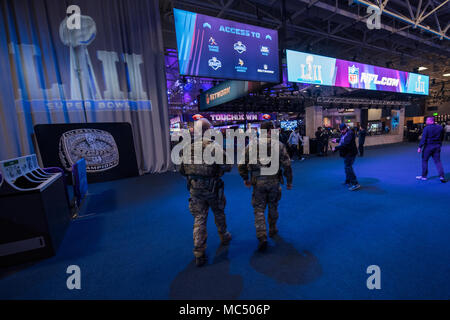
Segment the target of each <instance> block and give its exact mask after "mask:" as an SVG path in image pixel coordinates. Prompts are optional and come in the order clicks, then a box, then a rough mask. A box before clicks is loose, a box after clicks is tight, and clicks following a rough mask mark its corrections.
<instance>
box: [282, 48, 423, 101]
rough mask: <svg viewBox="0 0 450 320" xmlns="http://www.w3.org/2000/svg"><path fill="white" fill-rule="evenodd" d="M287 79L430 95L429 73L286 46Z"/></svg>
mask: <svg viewBox="0 0 450 320" xmlns="http://www.w3.org/2000/svg"><path fill="white" fill-rule="evenodd" d="M286 59H287V70H288V81H290V82H300V83H310V84H317V85H325V86H336V87H344V88H356V89H365V90H377V91H392V92H400V93H412V94H421V95H428V89H429V77H428V76H425V75H422V74H417V73H411V72H406V71H399V70H394V69H388V68H383V67H377V66H372V65H369V64H363V63H358V62H352V61H347V60H340V59H335V58H330V57H324V56H319V55H315V54H310V53H304V52H299V51H292V50H286Z"/></svg>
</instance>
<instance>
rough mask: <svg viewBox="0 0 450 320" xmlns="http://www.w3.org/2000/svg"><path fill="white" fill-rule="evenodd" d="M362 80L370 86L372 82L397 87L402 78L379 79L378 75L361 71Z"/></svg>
mask: <svg viewBox="0 0 450 320" xmlns="http://www.w3.org/2000/svg"><path fill="white" fill-rule="evenodd" d="M361 82H364V84H365V85H366V86H370V85H371V84H372V83H373V84H375V85H381V86H388V87H397V86H398V85H399V83H400V79H395V78H389V77H382V78H381V80H378V75H377V74H373V73H368V72H363V73H361Z"/></svg>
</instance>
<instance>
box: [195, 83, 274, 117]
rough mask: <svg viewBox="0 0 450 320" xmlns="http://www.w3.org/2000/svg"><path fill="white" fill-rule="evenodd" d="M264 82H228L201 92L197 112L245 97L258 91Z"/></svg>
mask: <svg viewBox="0 0 450 320" xmlns="http://www.w3.org/2000/svg"><path fill="white" fill-rule="evenodd" d="M264 84H265V83H264V82H249V81H237V80H228V81H224V82H222V83H220V84H218V85H217V86H215V87H212V88H211V89H209V90H207V91H205V92H202V93H201V94H200V98H199V100H198V101H199V110H201V111H202V110H206V109H209V108H212V107H215V106H218V105H221V104H224V103H227V102H230V101H233V100H235V99H239V98H241V97H244V96H246V95H247V94H248V93H249V92H253V91H256V90H258V89H260V88H261V87H262V86H263V85H264Z"/></svg>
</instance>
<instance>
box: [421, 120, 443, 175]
mask: <svg viewBox="0 0 450 320" xmlns="http://www.w3.org/2000/svg"><path fill="white" fill-rule="evenodd" d="M426 124H427V126H426V127H425V129H423V133H422V139H421V140H420V144H419V149H417V152H418V153H421V152H422V175H421V176H417V177H416V179H418V180H422V181H425V180H427V175H428V160H430V157H433V160H434V163H435V165H436V168H437V170H438V173H439V179H440V180H441V182H442V183H445V182H447V180H446V179H445V174H444V168H443V167H442V163H441V147H442V140H444V129H443V128H442V126H441V125H438V124H435V123H434V117H428V118H427V121H426Z"/></svg>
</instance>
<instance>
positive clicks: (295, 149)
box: [287, 128, 305, 161]
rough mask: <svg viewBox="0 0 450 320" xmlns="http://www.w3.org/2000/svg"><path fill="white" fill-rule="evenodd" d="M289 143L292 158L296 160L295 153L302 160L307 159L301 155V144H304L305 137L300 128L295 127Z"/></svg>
mask: <svg viewBox="0 0 450 320" xmlns="http://www.w3.org/2000/svg"><path fill="white" fill-rule="evenodd" d="M287 144H288V146H289V149H290V150H291V152H290V154H291V159H292V160H294V155H297V158H298V159H299V160H301V161H303V160H305V158H303V157H302V156H301V155H300V146H301V145H303V139H302V136H301V135H300V132H299V129H298V128H297V129H295V131H292V133H291V135H290V136H289V139H288V143H287Z"/></svg>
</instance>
